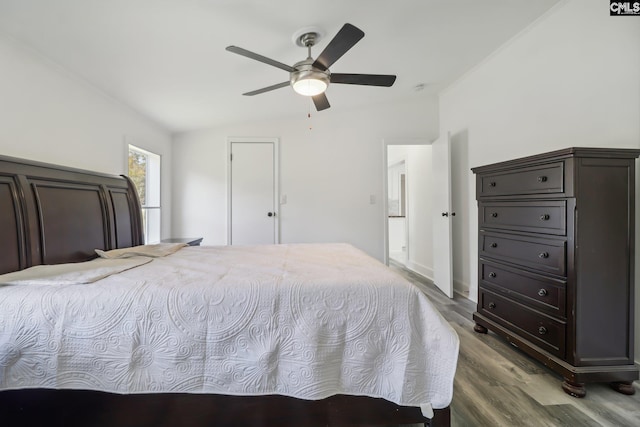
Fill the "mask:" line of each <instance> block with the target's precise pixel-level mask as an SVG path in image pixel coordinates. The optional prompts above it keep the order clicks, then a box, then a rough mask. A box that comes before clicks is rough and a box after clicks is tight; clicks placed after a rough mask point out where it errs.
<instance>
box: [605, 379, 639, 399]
mask: <svg viewBox="0 0 640 427" xmlns="http://www.w3.org/2000/svg"><path fill="white" fill-rule="evenodd" d="M610 385H611V388H612V389H614V390H615V391H617V392H618V393H622V394H626V395H627V396H631V395H633V394H636V389H635V388H633V383H632V382H631V381H618V382H612V383H610Z"/></svg>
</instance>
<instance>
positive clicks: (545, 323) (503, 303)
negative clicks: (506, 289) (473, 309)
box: [478, 288, 566, 357]
mask: <svg viewBox="0 0 640 427" xmlns="http://www.w3.org/2000/svg"><path fill="white" fill-rule="evenodd" d="M478 309H479V311H480V312H481V313H482V314H484V315H485V316H487V317H488V318H490V319H492V320H494V321H495V322H497V323H500V324H502V325H503V326H504V327H506V328H509V329H510V330H512V331H513V332H514V333H515V334H517V335H520V336H521V337H523V338H525V339H526V340H527V341H530V342H532V343H534V344H535V345H537V346H539V347H541V348H543V349H545V350H547V351H548V352H549V353H551V354H554V355H556V356H558V357H564V356H565V330H566V324H565V323H564V322H561V321H559V320H556V319H553V318H551V317H549V316H546V315H544V314H542V313H539V312H537V311H535V310H532V309H530V308H529V307H527V306H525V305H522V304H520V303H518V302H515V301H513V300H511V299H509V298H505V297H502V296H500V295H498V294H496V293H493V292H491V291H489V290H487V289H485V288H480V295H479V301H478Z"/></svg>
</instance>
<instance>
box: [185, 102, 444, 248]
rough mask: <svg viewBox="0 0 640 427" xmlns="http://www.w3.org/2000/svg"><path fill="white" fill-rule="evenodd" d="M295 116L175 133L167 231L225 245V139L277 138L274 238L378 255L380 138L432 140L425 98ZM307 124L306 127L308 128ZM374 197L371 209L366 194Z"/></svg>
mask: <svg viewBox="0 0 640 427" xmlns="http://www.w3.org/2000/svg"><path fill="white" fill-rule="evenodd" d="M311 114H312V117H311V119H308V118H307V117H306V111H301V112H300V118H299V119H290V120H280V121H277V120H274V121H269V122H257V123H243V124H238V125H229V126H226V127H222V128H215V129H207V130H202V131H198V132H190V133H185V134H182V135H178V136H177V137H176V138H175V145H174V157H173V160H174V168H175V171H176V173H175V174H174V186H173V188H174V193H173V200H174V210H173V231H174V234H176V235H185V236H187V235H189V236H203V237H204V241H203V244H207V245H220V244H225V243H226V236H227V232H226V227H227V194H226V192H227V183H226V176H227V170H226V168H227V145H226V144H227V137H229V136H241V137H252V136H254V137H278V138H279V139H280V194H281V195H286V196H287V204H286V205H282V206H281V207H280V212H279V218H280V235H281V238H280V241H281V242H282V243H291V242H335V241H338V242H348V243H352V244H354V245H355V246H357V247H359V248H361V249H363V250H364V251H366V252H368V253H369V254H371V255H373V256H375V257H377V258H378V259H382V258H383V254H384V246H383V244H384V243H383V242H384V240H383V233H384V221H385V220H386V218H385V217H384V200H383V175H384V169H383V168H386V165H384V164H383V149H384V148H383V139H385V138H389V137H394V138H395V137H397V138H427V139H429V140H433V139H435V137H436V135H437V125H438V113H437V102H436V101H435V100H433V99H430V98H418V97H417V98H415V99H413V100H410V101H406V102H402V103H397V104H389V105H382V106H372V107H369V108H367V109H362V110H359V111H350V112H340V113H338V112H337V110H336V109H330V110H327V111H324V112H320V113H313V112H312V113H311ZM310 127H311V129H309V128H310ZM372 195H373V196H374V197H375V199H376V203H375V204H370V196H372Z"/></svg>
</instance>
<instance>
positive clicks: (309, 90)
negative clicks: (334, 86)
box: [293, 77, 329, 96]
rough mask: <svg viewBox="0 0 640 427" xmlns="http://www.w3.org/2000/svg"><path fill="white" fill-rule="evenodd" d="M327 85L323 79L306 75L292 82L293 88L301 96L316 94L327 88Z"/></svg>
mask: <svg viewBox="0 0 640 427" xmlns="http://www.w3.org/2000/svg"><path fill="white" fill-rule="evenodd" d="M328 86H329V85H328V84H327V82H326V81H325V80H323V79H318V78H314V77H307V78H303V79H299V80H296V81H295V82H294V83H293V90H295V91H296V92H297V93H299V94H300V95H303V96H316V95H320V94H321V93H323V92H324V91H325V90H327V87H328Z"/></svg>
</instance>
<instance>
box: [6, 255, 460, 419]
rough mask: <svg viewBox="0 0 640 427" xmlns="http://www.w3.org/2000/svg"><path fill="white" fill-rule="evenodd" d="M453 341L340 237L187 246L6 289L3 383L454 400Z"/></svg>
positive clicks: (413, 294)
mask: <svg viewBox="0 0 640 427" xmlns="http://www.w3.org/2000/svg"><path fill="white" fill-rule="evenodd" d="M458 345H459V342H458V337H457V335H456V334H455V332H454V331H453V329H452V328H451V327H450V326H449V324H448V323H447V322H446V321H445V320H444V319H443V318H442V316H441V315H440V314H439V313H438V312H437V311H436V310H435V309H434V307H433V306H432V305H431V303H430V302H429V301H428V300H427V298H426V297H425V296H424V295H423V294H422V293H421V292H420V290H419V289H418V288H416V287H415V286H414V285H412V284H410V283H408V282H407V281H405V280H404V279H403V278H401V277H400V276H398V275H397V274H395V273H393V272H392V271H391V270H389V269H388V268H387V267H385V266H384V265H382V264H381V263H379V262H378V261H376V260H374V259H373V258H371V257H369V256H367V255H366V254H364V253H363V252H361V251H360V250H357V249H355V248H353V247H352V246H350V245H346V244H320V245H303V244H301V245H276V246H253V247H237V246H230V247H187V248H184V249H181V250H179V251H178V252H176V253H175V254H173V255H169V256H167V257H164V258H156V259H154V260H153V261H152V262H150V263H148V264H145V265H141V266H139V267H136V268H134V269H131V270H127V271H124V272H122V273H119V274H116V275H112V276H110V277H107V278H105V279H102V280H99V281H97V282H95V283H92V284H85V285H56V286H51V285H48V286H37V285H29V286H5V287H0V390H1V389H16V388H32V387H38V388H76V389H90V390H102V391H108V392H115V393H142V392H187V393H221V394H233V395H262V394H282V395H287V396H293V397H298V398H303V399H321V398H325V397H328V396H331V395H334V394H352V395H367V396H374V397H382V398H385V399H387V400H389V401H392V402H395V403H397V404H401V405H410V406H419V405H421V404H425V403H430V404H431V405H432V406H433V407H434V408H444V407H446V406H447V405H449V403H450V402H451V398H452V390H453V377H454V373H455V368H456V363H457V357H458Z"/></svg>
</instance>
